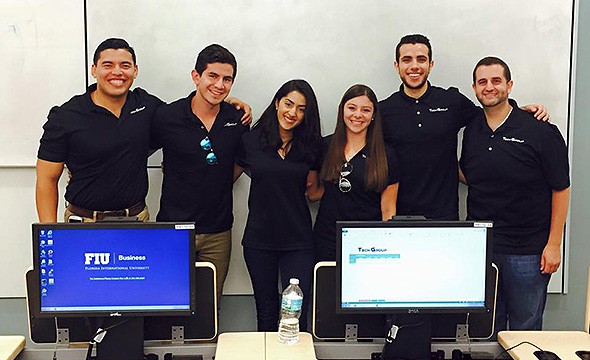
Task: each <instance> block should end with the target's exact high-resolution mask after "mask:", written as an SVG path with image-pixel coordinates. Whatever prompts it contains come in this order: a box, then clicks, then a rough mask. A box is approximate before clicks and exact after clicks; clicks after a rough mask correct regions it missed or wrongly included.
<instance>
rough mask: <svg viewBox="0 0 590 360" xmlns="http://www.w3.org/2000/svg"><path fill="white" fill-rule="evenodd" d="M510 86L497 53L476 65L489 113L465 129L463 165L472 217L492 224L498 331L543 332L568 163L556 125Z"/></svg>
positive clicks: (563, 212) (560, 230)
mask: <svg viewBox="0 0 590 360" xmlns="http://www.w3.org/2000/svg"><path fill="white" fill-rule="evenodd" d="M512 84H513V82H512V80H511V75H510V70H509V68H508V66H507V65H506V63H504V61H502V60H500V59H498V58H495V57H486V58H483V59H482V60H480V61H479V62H478V63H477V65H476V66H475V69H474V70H473V89H474V91H475V95H476V96H477V99H478V100H479V102H480V103H481V105H482V106H483V108H484V112H485V116H483V115H482V116H480V117H479V118H478V119H477V120H476V121H473V122H472V123H470V124H469V125H468V126H467V128H466V129H465V132H464V134H463V149H462V154H461V162H460V163H461V169H462V172H463V174H464V176H465V180H466V182H467V185H468V190H469V192H468V197H467V213H468V217H469V218H470V219H481V220H483V219H485V220H493V221H494V255H493V258H494V263H495V264H496V265H497V266H498V268H499V270H500V271H499V276H500V279H499V284H498V298H497V309H496V331H500V330H504V329H506V328H507V325H508V327H509V328H510V329H511V330H541V328H542V321H543V310H544V308H545V299H546V296H547V284H548V283H549V278H550V276H551V274H552V273H553V272H555V271H556V270H557V268H558V267H559V264H560V262H561V254H560V248H561V239H562V237H563V227H564V224H565V219H566V215H567V207H568V201H569V186H570V180H569V165H568V158H567V149H566V145H565V142H564V140H563V137H562V136H561V134H560V132H559V129H557V127H556V126H555V125H552V124H549V123H543V122H539V121H533V119H532V117H531V115H530V114H528V113H526V112H524V111H522V110H520V109H519V108H518V106H517V104H516V102H515V101H514V100H509V99H508V95H509V94H510V90H511V89H512Z"/></svg>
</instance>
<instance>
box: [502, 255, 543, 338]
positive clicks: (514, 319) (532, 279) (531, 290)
mask: <svg viewBox="0 0 590 360" xmlns="http://www.w3.org/2000/svg"><path fill="white" fill-rule="evenodd" d="M494 263H495V264H496V265H497V266H498V270H499V280H498V298H497V301H496V325H495V333H496V334H497V333H498V331H502V330H506V329H510V330H541V329H542V327H543V311H544V310H545V301H546V299H547V285H548V284H549V279H550V278H551V275H550V274H542V273H541V271H540V270H539V269H540V267H541V256H540V255H508V254H494Z"/></svg>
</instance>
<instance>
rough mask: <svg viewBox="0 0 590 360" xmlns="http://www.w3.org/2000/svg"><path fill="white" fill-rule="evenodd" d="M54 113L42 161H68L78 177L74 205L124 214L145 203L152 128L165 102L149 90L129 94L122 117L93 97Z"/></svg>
mask: <svg viewBox="0 0 590 360" xmlns="http://www.w3.org/2000/svg"><path fill="white" fill-rule="evenodd" d="M95 90H96V84H94V85H91V86H90V87H88V89H87V91H86V93H85V94H82V95H77V96H74V97H73V98H72V99H70V100H69V101H68V102H66V103H65V104H63V105H61V106H56V107H53V108H52V109H51V111H50V112H49V116H48V121H47V122H46V123H45V125H43V129H44V132H43V136H42V137H41V141H40V142H41V144H40V146H39V152H38V154H37V157H38V158H39V159H41V160H46V161H51V162H57V163H61V162H64V163H65V164H66V166H67V167H68V169H69V170H70V172H71V174H72V177H71V179H70V180H69V182H68V185H67V186H66V194H65V198H66V200H67V201H68V202H70V203H72V204H74V205H76V206H79V207H82V208H85V209H90V210H120V209H125V208H128V207H130V206H132V205H134V204H137V203H138V202H140V201H143V200H144V199H145V196H146V194H147V190H148V178H147V170H146V166H147V156H148V148H149V138H150V135H149V134H150V124H151V120H152V116H153V114H154V112H155V110H156V108H157V107H158V106H159V105H160V104H161V103H162V101H161V100H160V99H158V98H157V97H155V96H153V95H150V94H148V93H147V92H146V91H145V90H143V89H140V88H136V89H135V90H132V91H129V93H128V94H127V100H126V101H125V105H124V106H123V109H122V110H121V116H120V117H119V118H117V117H116V116H115V115H113V113H111V112H110V111H108V110H107V109H105V108H103V107H101V106H97V105H96V104H94V103H93V102H92V99H91V97H90V93H91V92H93V91H95Z"/></svg>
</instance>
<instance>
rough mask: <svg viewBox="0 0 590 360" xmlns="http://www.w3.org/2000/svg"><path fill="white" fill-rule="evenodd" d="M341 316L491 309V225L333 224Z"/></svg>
mask: <svg viewBox="0 0 590 360" xmlns="http://www.w3.org/2000/svg"><path fill="white" fill-rule="evenodd" d="M337 227H338V239H337V261H336V263H337V293H336V310H337V311H338V312H340V313H400V312H406V313H437V312H456V313H459V312H472V311H491V309H492V307H493V296H494V294H493V292H494V285H493V283H491V282H490V281H489V280H488V278H490V277H488V276H486V271H489V270H488V269H490V268H491V267H490V266H489V264H491V246H492V242H491V240H492V223H491V222H473V221H446V222H440V221H426V220H418V221H388V222H374V221H370V222H369V221H367V222H338V225H337Z"/></svg>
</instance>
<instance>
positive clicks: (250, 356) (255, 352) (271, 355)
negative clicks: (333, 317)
mask: <svg viewBox="0 0 590 360" xmlns="http://www.w3.org/2000/svg"><path fill="white" fill-rule="evenodd" d="M235 359H240V360H267V359H268V360H271V359H272V360H315V359H316V357H315V350H314V348H313V339H312V337H311V335H310V334H309V333H305V332H301V333H299V342H298V343H297V344H293V345H286V344H281V343H279V341H278V333H276V332H267V333H263V332H235V333H223V334H221V335H219V338H218V340H217V350H216V351H215V360H235Z"/></svg>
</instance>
